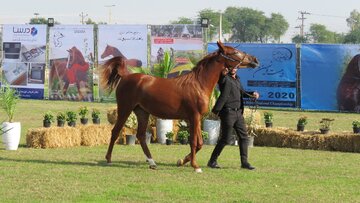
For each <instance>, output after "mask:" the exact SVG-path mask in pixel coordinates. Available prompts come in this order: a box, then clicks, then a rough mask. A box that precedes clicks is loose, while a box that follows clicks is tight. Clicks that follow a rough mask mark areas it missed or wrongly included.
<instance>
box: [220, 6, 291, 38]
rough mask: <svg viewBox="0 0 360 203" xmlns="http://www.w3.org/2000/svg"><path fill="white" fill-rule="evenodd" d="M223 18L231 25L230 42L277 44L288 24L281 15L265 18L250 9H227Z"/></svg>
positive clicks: (259, 12)
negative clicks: (271, 42)
mask: <svg viewBox="0 0 360 203" xmlns="http://www.w3.org/2000/svg"><path fill="white" fill-rule="evenodd" d="M224 16H225V18H226V20H227V21H228V22H229V23H230V24H231V25H232V27H231V31H232V36H231V38H230V39H231V41H237V42H261V43H265V42H268V41H269V40H272V41H278V42H279V41H280V37H281V36H282V35H284V34H285V32H286V30H287V29H288V27H289V23H288V22H287V21H286V20H285V18H284V17H283V16H282V15H281V14H278V13H272V14H271V17H270V18H267V17H266V16H265V15H264V12H262V11H258V10H254V9H251V8H244V7H243V8H238V7H228V8H227V9H226V10H225V13H224Z"/></svg>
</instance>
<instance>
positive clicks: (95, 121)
mask: <svg viewBox="0 0 360 203" xmlns="http://www.w3.org/2000/svg"><path fill="white" fill-rule="evenodd" d="M91 117H92V121H93V124H100V111H99V109H93V110H92V112H91Z"/></svg>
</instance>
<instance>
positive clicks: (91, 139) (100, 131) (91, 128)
mask: <svg viewBox="0 0 360 203" xmlns="http://www.w3.org/2000/svg"><path fill="white" fill-rule="evenodd" d="M113 127H114V126H113V125H110V124H100V125H94V124H88V125H82V126H80V127H79V130H80V132H81V145H83V146H97V145H103V144H109V142H110V138H111V130H112V128H113Z"/></svg>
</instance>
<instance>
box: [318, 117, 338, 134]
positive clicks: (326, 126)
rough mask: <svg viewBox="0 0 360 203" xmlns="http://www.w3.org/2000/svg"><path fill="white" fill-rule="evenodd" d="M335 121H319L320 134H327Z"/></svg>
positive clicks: (329, 119) (325, 119)
mask: <svg viewBox="0 0 360 203" xmlns="http://www.w3.org/2000/svg"><path fill="white" fill-rule="evenodd" d="M334 120H335V119H331V118H323V119H321V121H320V132H321V134H327V133H328V132H329V130H330V126H331V124H332V122H333V121H334Z"/></svg>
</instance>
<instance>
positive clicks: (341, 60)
mask: <svg viewBox="0 0 360 203" xmlns="http://www.w3.org/2000/svg"><path fill="white" fill-rule="evenodd" d="M300 53H301V69H300V72H301V76H300V89H301V108H302V109H307V110H330V111H337V110H345V111H356V109H355V108H356V107H355V106H356V105H353V106H354V109H353V110H350V109H341V107H340V106H341V105H340V104H341V103H344V100H346V101H348V102H356V101H357V100H359V98H360V97H359V94H358V93H357V92H359V89H358V88H357V87H358V86H359V85H360V72H359V68H360V67H355V68H356V69H357V71H356V73H357V74H359V75H358V76H357V75H355V74H351V75H352V76H351V78H348V79H347V78H344V81H345V83H344V84H340V81H341V79H342V77H343V75H344V74H345V72H347V69H348V64H349V62H350V60H351V59H352V58H353V57H354V56H355V55H356V54H359V53H360V45H341V44H302V45H301V51H300ZM359 63H360V61H359ZM359 66H360V65H359ZM349 68H350V67H349ZM354 73H355V72H354ZM344 76H345V75H344ZM350 80H354V81H355V82H356V80H357V81H359V82H358V83H357V84H355V82H354V83H353V84H350V85H347V84H346V81H350ZM338 89H339V92H338ZM351 100H356V101H351ZM346 101H345V103H346ZM359 105H360V104H359ZM358 108H359V107H358ZM359 110H360V109H359Z"/></svg>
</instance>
